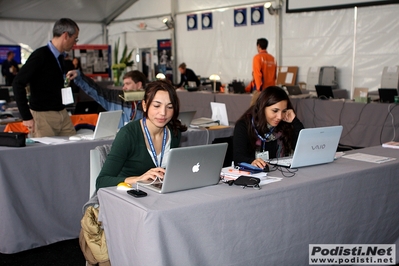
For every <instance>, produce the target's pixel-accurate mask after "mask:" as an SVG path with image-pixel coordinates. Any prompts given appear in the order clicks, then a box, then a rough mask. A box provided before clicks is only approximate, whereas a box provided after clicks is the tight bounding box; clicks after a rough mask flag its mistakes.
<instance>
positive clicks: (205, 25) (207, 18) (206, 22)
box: [201, 12, 212, 30]
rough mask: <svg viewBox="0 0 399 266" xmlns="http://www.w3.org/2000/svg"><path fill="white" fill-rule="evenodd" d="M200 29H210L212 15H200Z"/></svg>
mask: <svg viewBox="0 0 399 266" xmlns="http://www.w3.org/2000/svg"><path fill="white" fill-rule="evenodd" d="M201 21H202V29H203V30H209V29H212V13H211V12H209V13H202V14H201Z"/></svg>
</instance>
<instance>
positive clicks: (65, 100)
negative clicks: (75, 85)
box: [61, 87, 73, 105]
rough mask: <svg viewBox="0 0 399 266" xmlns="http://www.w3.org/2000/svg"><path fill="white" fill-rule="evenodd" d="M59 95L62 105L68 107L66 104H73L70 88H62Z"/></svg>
mask: <svg viewBox="0 0 399 266" xmlns="http://www.w3.org/2000/svg"><path fill="white" fill-rule="evenodd" d="M61 95H62V104H63V105H68V104H71V103H73V94H72V88H71V87H67V88H62V89H61Z"/></svg>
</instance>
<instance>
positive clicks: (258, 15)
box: [251, 6, 265, 25]
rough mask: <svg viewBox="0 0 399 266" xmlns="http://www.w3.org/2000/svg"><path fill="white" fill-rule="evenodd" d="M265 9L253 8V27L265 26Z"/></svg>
mask: <svg viewBox="0 0 399 266" xmlns="http://www.w3.org/2000/svg"><path fill="white" fill-rule="evenodd" d="M264 10H265V8H264V7H263V6H253V7H251V25H259V24H263V14H264V12H263V11H264Z"/></svg>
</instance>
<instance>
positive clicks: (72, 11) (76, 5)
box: [0, 0, 138, 25]
mask: <svg viewBox="0 0 399 266" xmlns="http://www.w3.org/2000/svg"><path fill="white" fill-rule="evenodd" d="M136 1H138V0H112V1H109V0H68V1H66V0H35V1H27V0H12V1H0V19H5V20H19V21H21V20H31V21H51V22H54V21H55V20H57V19H59V18H63V17H68V18H71V19H73V20H75V21H76V22H87V23H102V24H106V25H108V24H109V23H111V22H112V21H113V20H114V19H115V18H116V17H117V16H119V15H120V14H121V13H123V12H124V11H125V10H126V9H127V8H129V7H130V6H131V5H132V4H133V3H135V2H136Z"/></svg>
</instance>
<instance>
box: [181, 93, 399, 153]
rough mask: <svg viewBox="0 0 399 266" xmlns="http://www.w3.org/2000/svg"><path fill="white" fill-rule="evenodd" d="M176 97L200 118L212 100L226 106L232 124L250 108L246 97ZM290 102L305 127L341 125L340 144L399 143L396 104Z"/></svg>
mask: <svg viewBox="0 0 399 266" xmlns="http://www.w3.org/2000/svg"><path fill="white" fill-rule="evenodd" d="M178 95H179V98H180V101H181V102H182V105H183V110H182V111H188V110H193V109H194V110H195V108H199V109H198V110H200V112H199V116H206V117H211V108H210V102H211V101H215V102H221V103H225V104H226V109H227V114H228V117H229V121H230V122H233V123H234V122H236V121H237V119H238V118H239V117H240V116H241V115H242V114H243V113H244V112H245V111H246V110H247V109H248V108H249V104H250V101H251V95H249V94H224V93H216V94H212V93H209V92H186V91H181V92H178ZM205 95H206V96H205ZM210 96H213V99H212V97H210ZM291 102H292V104H293V106H294V109H295V111H296V113H297V115H298V118H299V119H300V120H301V121H302V123H303V124H304V126H305V128H311V127H322V126H334V125H342V126H343V127H344V129H343V132H342V136H341V140H340V144H342V145H347V146H351V147H371V146H375V145H381V144H382V143H384V142H387V141H390V140H392V139H393V138H394V137H395V138H394V140H396V141H399V134H395V133H396V131H397V132H399V108H398V106H399V105H395V104H388V103H356V102H353V101H349V100H320V99H298V98H291ZM206 106H207V108H208V109H207V110H208V111H206V109H205V107H206ZM207 112H209V113H207Z"/></svg>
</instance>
